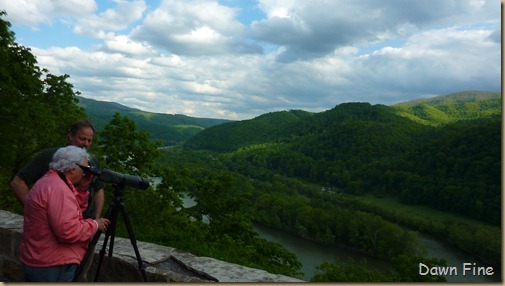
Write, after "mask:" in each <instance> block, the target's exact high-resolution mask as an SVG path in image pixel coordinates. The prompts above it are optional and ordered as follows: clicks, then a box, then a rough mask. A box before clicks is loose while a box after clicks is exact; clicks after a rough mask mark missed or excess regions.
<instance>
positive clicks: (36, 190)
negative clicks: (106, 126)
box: [19, 146, 110, 282]
mask: <svg viewBox="0 0 505 286" xmlns="http://www.w3.org/2000/svg"><path fill="white" fill-rule="evenodd" d="M89 158H90V157H89V154H88V153H87V152H86V150H84V149H81V148H78V147H76V146H67V147H63V148H60V149H58V151H56V153H55V154H54V156H53V161H52V162H51V163H50V164H49V171H48V172H47V173H46V174H45V175H44V176H43V177H42V178H40V179H39V180H38V181H37V182H36V183H35V184H34V185H33V188H32V189H31V190H30V192H29V193H28V196H27V198H26V201H25V208H24V223H23V235H22V237H21V244H20V248H21V251H20V257H19V259H20V260H21V262H22V266H23V270H24V272H25V280H26V281H27V282H71V281H72V279H73V278H74V274H75V271H76V269H77V266H78V264H79V263H80V262H81V260H82V259H83V258H84V255H85V254H86V250H87V248H88V243H89V240H90V239H91V238H92V237H93V235H94V234H95V233H96V232H97V231H105V230H106V229H107V226H108V224H109V223H110V222H109V220H108V219H106V218H100V219H97V220H93V219H83V217H82V211H81V208H80V206H79V202H78V199H77V197H76V196H77V195H78V193H77V192H78V191H77V190H76V188H75V187H74V185H76V184H79V185H81V186H83V185H87V184H89V183H90V182H91V179H92V177H93V176H92V175H90V174H86V173H84V171H83V170H82V169H81V168H80V166H79V165H84V166H87V165H88V160H89Z"/></svg>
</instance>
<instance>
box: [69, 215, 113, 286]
mask: <svg viewBox="0 0 505 286" xmlns="http://www.w3.org/2000/svg"><path fill="white" fill-rule="evenodd" d="M111 210H112V205H110V206H109V208H108V209H107V212H106V213H105V217H109V216H110V213H111ZM101 235H102V233H101V232H100V231H97V232H96V233H95V236H93V238H92V239H91V241H90V243H89V245H88V250H87V251H86V254H85V255H84V259H83V260H82V262H81V263H80V264H79V267H78V268H77V270H76V271H75V276H74V282H77V281H79V279H80V278H81V275H82V277H84V278H83V279H84V280H85V281H87V275H88V273H87V272H88V271H89V267H90V266H91V263H92V262H93V257H94V255H95V247H96V243H97V242H98V240H99V239H100V236H101Z"/></svg>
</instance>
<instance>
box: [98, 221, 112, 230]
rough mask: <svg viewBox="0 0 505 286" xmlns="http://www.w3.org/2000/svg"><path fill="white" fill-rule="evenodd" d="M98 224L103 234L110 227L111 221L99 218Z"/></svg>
mask: <svg viewBox="0 0 505 286" xmlns="http://www.w3.org/2000/svg"><path fill="white" fill-rule="evenodd" d="M96 222H97V223H98V230H99V231H101V232H106V231H107V227H109V224H110V221H109V220H108V219H106V218H97V219H96Z"/></svg>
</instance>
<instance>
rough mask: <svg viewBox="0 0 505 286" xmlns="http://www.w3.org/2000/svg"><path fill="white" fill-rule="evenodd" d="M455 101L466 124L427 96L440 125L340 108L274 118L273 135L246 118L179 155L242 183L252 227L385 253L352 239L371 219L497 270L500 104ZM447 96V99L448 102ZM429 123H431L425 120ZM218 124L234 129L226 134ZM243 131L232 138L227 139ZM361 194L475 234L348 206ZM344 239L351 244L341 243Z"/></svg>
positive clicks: (478, 97)
mask: <svg viewBox="0 0 505 286" xmlns="http://www.w3.org/2000/svg"><path fill="white" fill-rule="evenodd" d="M464 95H465V96H464V98H465V100H469V101H470V103H471V104H470V105H468V106H472V109H471V110H472V116H469V118H474V119H472V120H460V119H461V118H464V114H468V113H469V111H468V110H470V108H463V109H462V111H461V112H462V114H463V115H462V114H459V115H458V113H457V111H456V110H454V108H451V107H450V104H449V103H447V101H444V100H443V98H436V99H435V101H436V102H439V103H440V104H441V106H442V107H439V106H438V105H436V104H435V105H434V106H436V107H433V108H434V109H437V108H440V109H437V110H438V111H439V113H436V114H445V115H446V116H445V117H444V118H445V121H443V124H442V123H440V124H421V122H420V121H419V120H415V121H413V120H411V119H409V118H408V116H404V115H405V114H402V112H405V109H398V108H396V107H387V106H383V105H370V104H368V103H347V104H341V105H338V106H336V107H335V108H333V109H332V110H328V111H326V112H322V113H317V114H313V115H311V116H306V117H304V118H299V119H298V120H296V121H293V122H292V123H289V121H288V120H284V121H283V120H281V122H282V123H283V124H279V125H278V126H279V128H278V129H275V128H274V127H272V128H270V129H266V130H265V129H258V130H257V129H254V128H251V127H252V126H254V121H255V119H253V120H250V121H248V122H246V123H244V124H243V125H241V122H237V123H233V124H232V123H227V124H223V125H220V126H216V127H213V128H209V129H206V130H204V131H202V132H201V133H200V134H199V135H197V136H195V137H193V138H191V139H190V140H188V142H187V143H186V144H185V150H184V152H189V151H190V150H202V151H198V152H199V153H200V154H205V152H206V153H208V154H213V155H212V156H213V157H214V159H215V160H217V161H219V162H220V163H219V164H216V163H213V162H210V161H209V160H207V161H205V162H204V163H203V164H207V165H209V164H211V163H213V164H215V165H216V166H222V167H223V168H226V169H227V170H228V171H232V172H236V173H239V174H241V175H243V176H245V177H246V178H248V179H249V180H251V182H252V184H253V185H254V187H255V190H256V192H255V194H254V201H253V206H252V212H253V214H254V215H253V216H254V219H255V220H256V221H258V222H261V223H265V224H268V225H270V226H273V227H277V228H280V229H284V230H287V231H290V232H294V233H297V234H299V235H302V236H305V237H309V238H312V239H316V240H318V241H321V242H325V243H332V244H336V243H344V244H346V245H350V246H353V247H357V248H359V249H361V250H363V251H366V252H368V253H370V254H373V255H378V256H388V254H386V253H383V252H381V251H380V250H379V249H376V248H375V246H374V244H373V243H371V244H370V241H372V240H370V239H369V240H366V239H365V240H364V241H368V242H369V244H368V245H366V244H362V243H361V242H360V239H359V237H360V236H364V237H366V236H370V235H371V234H373V233H374V232H373V228H372V229H370V230H366V227H360V221H364V222H371V221H374V220H375V218H374V217H373V216H371V215H370V213H374V214H377V215H379V216H380V217H382V219H387V220H389V221H392V222H397V223H398V222H399V223H401V224H404V225H408V226H409V227H412V228H414V229H418V230H421V231H423V232H426V233H431V234H434V235H436V236H438V237H440V238H442V239H444V240H446V241H447V242H448V243H450V244H452V245H455V246H457V247H459V248H461V249H463V250H465V251H468V252H471V253H474V254H475V255H478V256H481V255H484V256H485V258H486V259H487V260H489V261H492V262H494V263H499V262H500V261H501V258H500V257H501V249H500V244H501V235H500V231H499V226H500V224H501V180H500V178H501V149H500V146H501V116H500V114H498V113H497V112H496V110H497V108H499V107H500V100H499V99H500V97H499V94H497V93H484V95H482V94H481V93H478V92H476V93H475V96H474V97H473V98H470V97H468V94H464ZM448 98H449V102H454V101H455V100H456V98H457V97H455V96H452V95H451V96H448ZM457 102H458V103H457V104H459V105H462V106H464V105H465V103H464V102H461V101H457ZM422 104H425V105H427V106H428V104H430V105H429V106H432V104H433V103H431V102H426V101H424V102H423V103H422ZM415 107H416V106H413V107H412V108H413V109H415ZM444 110H446V111H447V110H450V112H446V111H444ZM399 111H401V112H399ZM288 114H289V112H281V113H276V114H275V116H276V117H277V118H278V117H279V116H281V115H284V116H286V117H288V116H287V115H288ZM265 116H268V115H265ZM265 116H263V117H262V118H258V121H259V126H262V124H263V122H265V121H268V120H267V119H266V118H264V117H265ZM290 116H291V115H290ZM437 118H438V117H430V121H432V122H435V121H436V120H437ZM286 122H287V123H286ZM227 126H229V127H232V128H231V129H233V130H234V132H233V136H232V135H230V134H229V131H228V130H227V128H226V127H227ZM272 126H275V125H274V124H272ZM255 130H257V131H256V136H255V135H254V132H255ZM246 131H247V132H248V133H247V135H246V136H244V140H243V141H241V140H240V137H239V136H237V135H236V134H242V133H241V132H243V134H245V133H246ZM271 134H275V135H271ZM217 138H219V142H226V143H225V144H224V145H225V146H227V147H226V148H222V147H221V146H219V147H217V148H213V146H218V144H217ZM251 138H256V140H255V141H254V140H252V139H251ZM205 150H207V151H205ZM193 152H195V151H193ZM195 154H198V153H195ZM310 186H313V187H310ZM365 195H373V196H377V197H384V198H389V199H390V200H395V201H398V202H400V203H404V204H410V205H425V206H428V207H431V208H432V209H434V210H440V211H443V212H446V213H453V214H456V215H460V216H463V217H467V218H470V219H474V220H478V221H480V222H481V223H480V224H481V225H482V227H480V226H478V225H479V223H471V224H467V223H459V222H457V221H454V220H451V219H449V220H445V219H441V220H440V221H437V222H435V221H420V220H415V219H412V218H411V217H410V216H408V215H403V216H399V215H398V214H394V210H393V213H392V212H389V211H388V210H386V209H384V208H380V207H379V206H376V205H374V206H373V207H372V206H370V205H365V204H362V203H361V202H360V201H359V200H353V199H350V198H352V197H355V196H365ZM287 197H289V199H287ZM349 209H354V210H362V211H365V213H359V212H356V211H349ZM347 212H349V214H346V213H347ZM380 217H379V218H378V219H379V221H377V222H375V225H376V226H378V227H377V228H380V229H391V232H397V230H393V228H392V227H389V226H387V222H381V220H382V219H380ZM339 224H340V225H341V226H339ZM383 224H384V225H383ZM488 224H491V225H494V227H493V226H489V227H488ZM364 225H367V223H364ZM343 226H346V227H347V226H348V228H345V227H344V228H343ZM380 226H381V227H380ZM360 229H361V230H360ZM381 232H382V230H381ZM381 232H378V233H381ZM353 233H356V235H357V237H356V238H353V237H349V236H352V235H350V234H353ZM467 233H468V234H470V233H474V234H475V235H473V236H472V235H466V234H467ZM388 234H389V233H388ZM346 236H347V237H346ZM386 236H388V235H386ZM388 237H389V236H388ZM391 237H394V236H391ZM383 243H386V245H388V247H389V244H387V242H383ZM391 244H393V243H391ZM395 247H399V248H401V246H400V245H395V246H394V247H392V248H391V249H390V250H392V249H395Z"/></svg>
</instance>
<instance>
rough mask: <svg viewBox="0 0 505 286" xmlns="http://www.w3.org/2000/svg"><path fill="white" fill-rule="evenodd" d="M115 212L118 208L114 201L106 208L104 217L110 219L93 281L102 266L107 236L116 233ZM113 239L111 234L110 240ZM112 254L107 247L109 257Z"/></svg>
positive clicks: (96, 279)
mask: <svg viewBox="0 0 505 286" xmlns="http://www.w3.org/2000/svg"><path fill="white" fill-rule="evenodd" d="M117 213H118V209H117V206H116V205H115V203H114V202H112V203H111V206H110V208H109V210H107V214H106V217H107V218H109V220H110V225H109V228H108V229H107V231H106V232H105V238H104V240H103V245H102V249H101V250H100V259H99V260H98V265H97V269H96V273H95V282H97V281H98V276H99V275H100V269H101V267H102V261H103V257H104V256H105V249H106V248H107V242H108V241H109V237H110V236H111V234H113V235H114V234H115V233H116V224H117ZM112 240H114V237H113V236H112V238H111V241H112ZM110 256H112V249H111V248H110V247H109V257H110Z"/></svg>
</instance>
